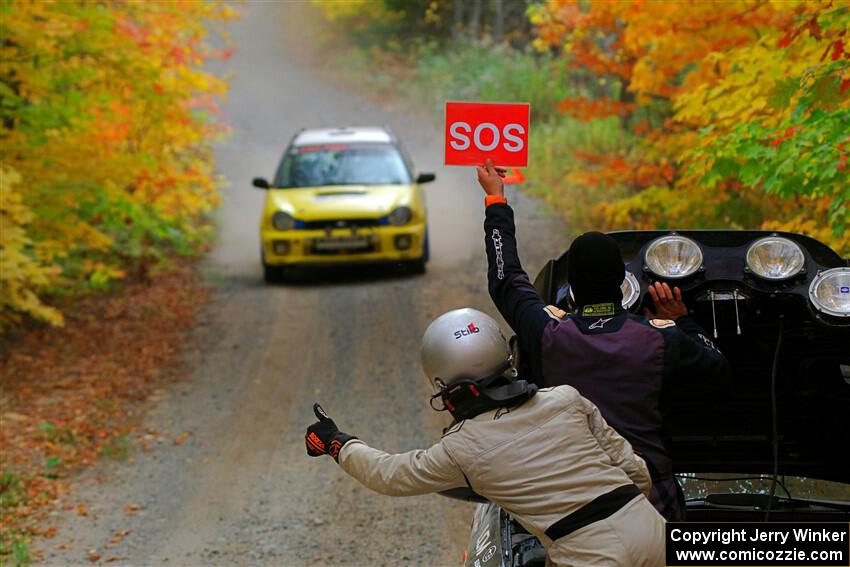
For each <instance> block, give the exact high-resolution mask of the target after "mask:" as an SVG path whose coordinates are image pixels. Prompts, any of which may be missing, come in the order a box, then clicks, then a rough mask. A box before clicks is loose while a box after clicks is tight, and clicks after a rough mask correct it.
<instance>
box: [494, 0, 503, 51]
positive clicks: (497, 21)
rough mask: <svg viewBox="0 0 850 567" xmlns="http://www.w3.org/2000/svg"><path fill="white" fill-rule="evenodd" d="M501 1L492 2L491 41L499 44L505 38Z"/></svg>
mask: <svg viewBox="0 0 850 567" xmlns="http://www.w3.org/2000/svg"><path fill="white" fill-rule="evenodd" d="M502 2H503V0H493V41H495V42H496V43H501V42H502V40H503V39H504V38H505V10H504V5H503V3H502Z"/></svg>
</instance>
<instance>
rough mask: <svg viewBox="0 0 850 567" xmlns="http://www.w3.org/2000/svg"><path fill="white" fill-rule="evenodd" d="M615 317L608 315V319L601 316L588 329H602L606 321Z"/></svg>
mask: <svg viewBox="0 0 850 567" xmlns="http://www.w3.org/2000/svg"><path fill="white" fill-rule="evenodd" d="M611 319H613V317H608V318H606V319H602V318H599V319H597V320H596V321H595V322H594V323H593V324H592V325H590V327H588V329H601V328H603V327H604V326H605V323H607V322H608V321H610V320H611Z"/></svg>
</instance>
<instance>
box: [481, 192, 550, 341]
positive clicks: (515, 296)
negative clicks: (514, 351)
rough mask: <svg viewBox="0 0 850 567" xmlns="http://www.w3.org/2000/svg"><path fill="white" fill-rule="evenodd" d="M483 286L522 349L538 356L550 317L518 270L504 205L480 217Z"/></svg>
mask: <svg viewBox="0 0 850 567" xmlns="http://www.w3.org/2000/svg"><path fill="white" fill-rule="evenodd" d="M484 245H485V248H486V249H487V264H488V267H487V284H488V288H489V291H490V297H491V298H492V299H493V303H495V304H496V308H497V309H498V310H499V313H501V314H502V317H504V319H505V321H507V323H508V325H510V326H511V328H512V329H513V330H514V332H515V333H516V334H517V337H518V338H519V341H520V344H521V346H522V347H523V349H524V350H526V351H527V352H529V353H530V354H532V356H539V353H540V345H541V339H542V337H543V332H544V329H545V328H546V325H548V324H550V323H552V321H553V316H551V315H549V314H548V312H547V311H546V310H545V307H546V304H545V303H544V302H543V299H542V298H541V297H540V294H538V293H537V290H536V289H535V288H534V286H533V285H532V283H531V280H530V279H529V277H528V274H526V273H525V271H524V270H523V269H522V265H521V264H520V261H519V254H518V253H517V242H516V226H515V224H514V211H513V209H512V208H511V207H510V206H508V204H507V203H495V204H491V205H489V206H487V208H486V209H485V218H484Z"/></svg>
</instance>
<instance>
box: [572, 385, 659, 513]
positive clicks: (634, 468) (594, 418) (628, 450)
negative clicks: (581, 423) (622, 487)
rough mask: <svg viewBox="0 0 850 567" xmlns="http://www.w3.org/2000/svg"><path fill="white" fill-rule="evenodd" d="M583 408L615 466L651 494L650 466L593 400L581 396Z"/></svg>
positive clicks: (594, 434)
mask: <svg viewBox="0 0 850 567" xmlns="http://www.w3.org/2000/svg"><path fill="white" fill-rule="evenodd" d="M580 400H581V401H580V403H581V404H582V409H583V411H584V412H585V414H586V415H587V422H588V425H589V426H590V431H591V433H593V436H594V437H595V438H596V442H597V443H599V446H600V447H602V450H603V451H605V453H607V455H608V457H609V458H610V459H611V461H612V462H613V464H614V466H616V467H619V468H620V469H622V470H623V472H624V473H626V474H627V475H628V477H629V478H630V479H631V480H632V482H634V483H635V484H636V485H637V486H638V488H640V491H641V492H643V494H644V495H645V496H649V491H650V489H651V488H652V479H651V478H650V476H649V468H647V466H646V463H645V462H644V460H643V459H642V458H640V457H639V456H637V455H635V453H634V451H633V450H632V446H631V445H630V444H629V442H628V441H626V440H625V439H624V438H623V437H621V436H620V434H619V433H617V432H616V431H614V428H612V427H611V426H610V425H608V423H607V422H606V421H605V418H603V417H602V413H601V412H600V411H599V408H597V407H596V406H595V405H594V404H593V402H591V401H590V400H588V399H586V398H580Z"/></svg>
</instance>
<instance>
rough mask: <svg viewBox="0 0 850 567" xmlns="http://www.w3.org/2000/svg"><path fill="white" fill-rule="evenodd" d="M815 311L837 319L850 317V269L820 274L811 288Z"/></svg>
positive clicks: (838, 269) (833, 269)
mask: <svg viewBox="0 0 850 567" xmlns="http://www.w3.org/2000/svg"><path fill="white" fill-rule="evenodd" d="M809 299H810V300H811V302H812V305H814V306H815V309H817V310H818V311H820V312H821V313H826V314H827V315H833V316H835V317H850V268H832V269H831V270H825V271H823V272H820V273H819V274H818V275H817V276H815V279H814V280H812V284H811V285H810V286H809Z"/></svg>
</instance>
